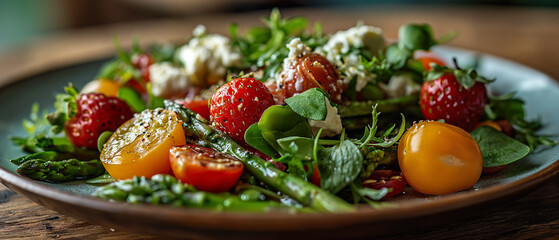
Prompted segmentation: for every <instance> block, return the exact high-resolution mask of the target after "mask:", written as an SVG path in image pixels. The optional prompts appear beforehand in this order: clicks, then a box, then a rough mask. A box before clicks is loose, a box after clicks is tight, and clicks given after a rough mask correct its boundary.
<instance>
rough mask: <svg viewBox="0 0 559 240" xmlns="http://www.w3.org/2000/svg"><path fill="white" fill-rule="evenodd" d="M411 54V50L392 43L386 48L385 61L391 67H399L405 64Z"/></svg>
mask: <svg viewBox="0 0 559 240" xmlns="http://www.w3.org/2000/svg"><path fill="white" fill-rule="evenodd" d="M411 56H412V52H411V51H410V50H408V49H406V48H400V47H398V45H396V44H393V45H390V46H388V48H386V61H387V62H388V64H390V66H391V68H392V69H400V68H402V67H404V65H406V62H407V61H408V59H410V58H411Z"/></svg>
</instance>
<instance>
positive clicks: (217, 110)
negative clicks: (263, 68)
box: [210, 78, 274, 145]
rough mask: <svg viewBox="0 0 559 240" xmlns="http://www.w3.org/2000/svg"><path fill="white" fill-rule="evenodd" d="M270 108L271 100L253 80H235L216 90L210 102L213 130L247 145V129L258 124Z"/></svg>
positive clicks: (272, 102)
mask: <svg viewBox="0 0 559 240" xmlns="http://www.w3.org/2000/svg"><path fill="white" fill-rule="evenodd" d="M273 104H274V99H273V98H272V95H271V94H270V91H268V88H266V86H264V84H263V83H262V82H260V81H258V80H256V79H254V78H237V79H234V80H233V81H231V82H229V83H227V84H225V85H223V86H221V87H220V88H219V89H217V91H216V92H215V93H214V95H213V96H212V99H211V100H210V114H211V121H212V126H214V127H215V128H217V129H218V130H221V131H223V132H225V133H227V134H228V135H229V136H231V137H232V138H233V139H234V140H235V141H237V142H238V143H241V144H243V145H246V143H245V140H244V136H245V131H246V129H247V128H248V127H249V126H250V125H252V124H253V123H256V122H258V120H260V116H261V115H262V113H263V112H264V110H266V109H267V108H268V107H269V106H272V105H273Z"/></svg>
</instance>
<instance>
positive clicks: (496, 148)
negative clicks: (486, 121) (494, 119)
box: [471, 126, 530, 167]
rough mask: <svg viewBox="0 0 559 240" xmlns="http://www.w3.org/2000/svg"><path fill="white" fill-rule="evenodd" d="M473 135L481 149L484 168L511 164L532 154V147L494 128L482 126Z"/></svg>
mask: <svg viewBox="0 0 559 240" xmlns="http://www.w3.org/2000/svg"><path fill="white" fill-rule="evenodd" d="M471 134H472V136H473V137H474V139H475V140H476V142H477V144H478V145H479V148H480V149H481V154H482V156H483V167H496V166H501V165H505V164H509V163H512V162H514V161H517V160H519V159H521V158H523V157H525V156H526V155H528V153H530V147H528V146H526V145H525V144H523V143H521V142H519V141H516V140H514V139H512V138H510V137H508V136H507V135H505V134H503V133H501V132H500V131H498V130H496V129H494V128H492V127H488V126H481V127H478V128H476V129H475V130H474V131H472V133H471Z"/></svg>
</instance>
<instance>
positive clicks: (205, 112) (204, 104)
mask: <svg viewBox="0 0 559 240" xmlns="http://www.w3.org/2000/svg"><path fill="white" fill-rule="evenodd" d="M182 105H183V106H184V107H186V108H188V109H190V110H192V111H194V112H195V113H198V114H200V116H202V117H204V118H205V119H207V120H209V119H210V105H209V101H208V99H204V100H188V101H185V102H184V103H183V104H182Z"/></svg>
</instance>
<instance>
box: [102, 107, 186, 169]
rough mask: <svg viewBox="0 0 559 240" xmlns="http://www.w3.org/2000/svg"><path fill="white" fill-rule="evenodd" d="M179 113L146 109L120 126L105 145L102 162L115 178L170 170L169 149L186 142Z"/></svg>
mask: <svg viewBox="0 0 559 240" xmlns="http://www.w3.org/2000/svg"><path fill="white" fill-rule="evenodd" d="M181 123H182V122H181V121H180V120H179V119H178V118H177V115H176V114H175V113H174V112H172V111H169V110H164V109H155V110H144V111H143V112H141V113H140V114H137V115H136V116H134V118H132V119H130V120H128V121H127V122H126V123H124V124H123V125H122V126H120V127H119V128H118V129H117V130H116V131H115V133H114V134H113V135H112V136H111V138H110V139H109V140H108V141H107V143H106V144H105V146H104V148H103V151H102V152H101V157H100V158H101V161H102V162H103V166H104V167H105V169H107V171H108V172H109V174H111V176H112V177H113V178H115V179H128V178H132V177H134V176H145V177H151V176H153V175H155V174H159V173H169V170H170V169H171V166H170V163H169V149H170V148H171V147H172V146H177V145H184V144H186V138H185V136H184V130H183V128H182V125H181Z"/></svg>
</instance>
